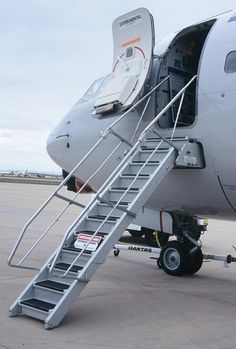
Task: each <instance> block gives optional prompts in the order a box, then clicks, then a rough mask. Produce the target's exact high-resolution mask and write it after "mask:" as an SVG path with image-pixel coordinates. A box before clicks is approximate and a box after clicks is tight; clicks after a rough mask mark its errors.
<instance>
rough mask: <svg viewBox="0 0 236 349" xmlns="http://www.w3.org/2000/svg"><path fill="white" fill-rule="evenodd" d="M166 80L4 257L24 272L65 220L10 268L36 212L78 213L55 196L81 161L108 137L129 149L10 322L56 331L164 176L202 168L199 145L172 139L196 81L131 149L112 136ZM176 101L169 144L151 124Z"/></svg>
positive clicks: (14, 308)
mask: <svg viewBox="0 0 236 349" xmlns="http://www.w3.org/2000/svg"><path fill="white" fill-rule="evenodd" d="M168 78H169V77H167V78H166V79H168ZM166 79H165V80H163V81H162V82H161V83H160V84H159V85H157V86H156V87H155V88H153V89H152V90H151V91H150V92H149V93H148V94H147V95H145V96H144V97H143V98H142V99H141V100H139V101H138V102H137V103H136V104H134V105H133V106H132V107H131V108H130V109H129V110H127V111H126V112H125V113H124V114H123V115H122V116H121V117H120V118H119V119H118V120H116V121H115V122H114V123H113V124H112V125H111V126H110V127H109V128H108V129H107V130H106V131H105V132H104V134H103V137H102V138H101V139H100V140H99V141H98V142H97V143H96V144H95V146H94V147H93V148H92V149H91V150H90V151H89V152H88V154H87V155H86V156H85V157H84V158H83V159H82V160H81V161H80V162H79V163H78V164H77V165H76V167H75V168H74V169H73V170H72V171H71V173H70V174H69V175H68V177H67V178H66V179H65V180H64V181H63V182H62V183H61V184H60V186H59V187H58V188H57V189H56V191H55V192H54V193H53V194H52V195H51V196H50V197H49V199H48V200H47V201H46V202H45V203H44V204H43V205H42V207H41V208H40V209H39V210H38V211H37V212H36V214H35V215H34V216H33V217H32V219H31V220H30V221H29V222H28V223H27V224H26V226H25V227H24V229H23V232H22V233H21V235H20V237H19V239H18V241H17V243H16V245H15V247H14V249H13V251H12V253H11V256H10V257H9V265H11V266H17V267H20V266H22V267H24V266H23V265H24V263H23V262H24V261H25V259H27V258H28V256H29V255H30V253H31V251H32V250H33V249H34V248H36V246H37V244H38V243H39V241H40V240H41V239H42V238H44V237H45V235H46V234H47V233H48V232H49V230H50V229H51V228H52V226H54V224H56V223H57V222H58V220H59V219H60V217H61V215H62V214H65V212H66V208H65V209H63V210H62V212H61V213H60V214H59V215H58V217H56V219H55V220H54V221H53V222H52V223H51V224H50V225H49V227H48V228H47V229H46V231H44V232H43V233H42V236H41V238H40V239H39V240H38V241H37V242H36V243H35V244H34V246H33V247H32V249H31V250H30V251H29V252H28V253H27V254H26V256H24V257H23V258H22V260H21V261H20V262H19V263H18V264H14V263H13V257H14V255H15V253H16V250H17V249H18V246H19V245H20V243H21V241H22V239H23V236H24V235H25V233H26V231H27V230H28V228H29V226H30V224H31V223H32V222H33V220H34V219H35V218H36V217H37V216H38V215H39V214H40V213H41V211H43V210H45V209H46V206H47V205H48V203H49V202H51V200H52V199H53V198H55V197H56V198H60V199H62V200H65V201H67V202H68V203H67V205H68V206H69V205H75V206H76V205H77V206H80V207H82V205H81V204H80V203H78V201H77V200H76V198H74V199H68V198H66V197H64V196H62V195H60V194H59V190H60V189H61V188H62V186H63V185H64V184H65V183H66V181H67V180H68V179H69V178H70V177H71V176H72V175H73V174H74V173H75V172H76V171H77V170H78V168H79V167H80V166H81V164H84V163H86V160H87V159H88V158H89V156H90V155H91V154H92V153H93V151H94V149H97V148H99V146H100V144H101V143H102V142H104V140H105V139H106V138H107V137H117V138H118V139H119V144H118V145H122V144H125V145H126V146H129V148H130V150H129V151H128V152H127V154H126V156H125V157H124V159H123V160H122V161H121V163H120V165H119V166H118V168H116V169H115V171H114V172H113V173H112V175H111V176H110V177H109V178H108V179H107V180H106V182H105V183H104V185H103V186H102V187H101V188H100V190H99V191H98V192H97V193H96V195H95V197H94V199H93V200H92V201H91V202H90V203H89V204H88V206H87V207H85V208H84V210H83V212H82V213H81V214H80V215H79V216H78V217H77V218H76V220H75V221H74V222H73V223H72V225H71V226H70V227H69V229H68V230H67V231H66V233H65V236H64V238H63V240H62V242H61V243H60V246H59V247H58V249H57V250H56V251H55V252H54V253H53V255H52V256H51V257H50V258H49V260H48V261H47V262H46V263H45V264H44V266H43V267H42V268H41V270H40V271H39V272H38V274H37V275H36V276H35V277H34V279H33V280H32V281H31V282H30V283H29V285H28V286H27V287H26V288H25V290H24V291H23V292H22V293H21V294H20V295H19V297H18V298H17V299H16V301H15V302H14V303H13V305H12V306H11V308H10V311H9V314H10V316H17V315H21V314H23V315H27V316H30V317H33V318H37V319H40V320H42V321H44V323H45V328H46V329H50V328H53V327H56V326H57V325H58V324H59V323H60V322H61V320H62V319H63V318H64V316H65V314H66V313H67V312H68V310H69V308H70V307H71V306H72V304H73V303H74V302H75V301H76V300H77V298H78V297H79V295H80V293H81V291H82V290H83V289H84V288H85V286H86V285H87V284H88V282H89V281H90V279H91V277H92V276H93V274H94V273H95V272H96V270H97V269H98V267H99V266H100V265H101V264H102V263H104V262H105V260H106V258H107V256H108V254H109V252H110V251H111V249H112V248H113V246H114V245H115V244H116V243H117V242H118V240H119V239H120V237H121V235H122V234H123V232H124V231H125V229H126V228H127V227H128V225H129V224H130V223H131V222H132V221H133V219H134V218H135V217H136V215H137V213H138V212H139V211H140V209H141V208H142V206H143V205H144V204H145V203H146V201H147V200H148V199H149V197H150V196H151V194H152V193H153V192H154V191H155V190H156V188H157V187H158V186H159V185H160V183H161V181H162V180H163V179H164V178H165V177H166V176H167V174H168V173H169V172H170V171H171V170H172V169H174V168H193V169H199V168H203V167H204V159H203V154H202V147H201V145H200V144H199V143H198V142H197V141H196V140H194V139H189V138H188V137H178V138H176V137H174V131H175V127H176V124H177V120H178V116H179V113H180V110H181V106H182V102H183V96H184V93H185V91H186V89H187V88H188V86H189V85H190V84H191V83H192V82H193V81H194V80H195V79H196V76H194V77H193V78H192V80H190V81H189V83H188V84H186V86H185V87H184V88H183V89H182V90H181V91H180V92H179V93H178V94H177V95H176V96H175V97H174V98H173V99H172V100H171V101H170V102H169V103H168V105H166V107H165V108H164V109H163V110H162V111H161V112H160V113H159V114H158V115H157V116H156V117H155V118H154V119H153V120H152V122H151V123H150V124H149V125H148V127H146V129H144V130H143V131H142V133H141V135H140V136H139V138H138V140H137V142H136V143H135V144H134V145H132V144H131V142H130V141H129V140H126V139H124V138H123V137H122V136H121V135H119V134H118V133H117V131H116V125H117V124H118V123H119V122H120V120H121V119H123V118H124V117H125V116H126V115H127V114H128V113H129V111H130V110H132V109H135V108H136V107H137V105H138V104H140V103H142V102H143V101H144V100H145V99H146V104H145V107H144V110H143V114H144V113H145V110H146V107H147V105H148V103H149V102H150V98H151V94H152V93H153V91H155V90H156V89H157V88H159V87H160V86H161V85H162V84H163V83H164V82H165V81H166ZM177 99H180V102H179V109H178V113H177V115H176V122H175V127H174V129H173V133H172V135H171V136H170V137H169V138H163V137H162V136H161V135H159V134H157V132H156V127H155V124H156V122H157V121H158V119H159V118H160V117H162V116H163V114H164V113H165V112H166V111H167V110H168V109H169V108H171V106H172V105H173V103H175V101H176V100H177ZM143 114H142V116H141V118H142V117H143ZM136 131H137V128H136ZM116 149H117V146H116ZM112 154H113V152H111V154H110V156H111V157H112ZM109 161H110V158H109V157H108V158H107V159H106V160H105V161H104V162H103V163H102V164H101V166H100V167H99V168H98V169H97V170H96V171H95V173H93V174H92V175H91V176H90V177H89V178H88V181H87V182H86V183H85V184H84V186H85V185H86V184H87V183H89V181H90V180H91V178H92V177H94V176H96V175H97V173H98V171H99V170H100V169H101V168H102V167H103V166H104V164H105V163H109ZM84 186H83V187H84ZM83 187H82V188H81V190H80V191H79V192H78V193H77V194H76V197H77V196H78V194H80V192H81V191H82V189H83Z"/></svg>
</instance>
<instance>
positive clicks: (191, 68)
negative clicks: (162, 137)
mask: <svg viewBox="0 0 236 349" xmlns="http://www.w3.org/2000/svg"><path fill="white" fill-rule="evenodd" d="M215 21H216V20H215V19H213V20H210V21H207V22H204V23H201V24H198V25H195V26H192V27H189V28H186V29H184V30H182V31H181V32H180V33H179V34H177V36H176V37H175V39H174V40H173V41H172V42H171V44H170V46H169V48H168V50H167V52H166V53H165V54H164V55H163V56H161V58H160V70H159V75H158V83H159V82H161V81H162V80H163V79H165V78H166V77H167V76H168V75H169V76H170V79H169V80H168V81H167V82H166V83H165V84H164V85H163V88H162V89H161V90H159V91H158V92H157V95H156V115H157V114H158V113H159V112H160V111H161V110H162V109H163V108H164V107H165V106H166V105H167V104H168V103H169V102H170V101H171V99H172V98H173V97H175V96H176V94H177V93H178V92H179V91H180V90H181V89H182V88H183V87H184V86H185V85H186V84H187V83H188V81H190V80H191V78H192V77H193V76H194V75H197V73H198V69H199V63H200V61H201V55H202V51H203V47H204V43H205V41H206V38H207V36H208V34H209V31H210V29H211V28H212V26H213V24H214V23H215ZM196 85H197V80H195V81H194V82H193V83H192V84H191V85H190V86H189V87H188V89H187V90H186V93H185V97H184V100H183V104H182V108H181V111H180V114H179V117H178V121H177V127H187V126H190V125H192V124H193V123H194V120H195V116H196V112H197V111H196V105H197V103H196ZM179 103H180V99H178V100H177V101H176V102H175V103H174V104H173V105H172V107H171V108H170V109H169V110H168V111H167V112H166V113H165V114H164V115H163V116H162V117H161V118H160V120H159V121H158V125H159V127H161V128H173V126H174V124H175V120H176V116H177V111H178V108H179Z"/></svg>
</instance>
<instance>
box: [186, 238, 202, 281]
mask: <svg viewBox="0 0 236 349" xmlns="http://www.w3.org/2000/svg"><path fill="white" fill-rule="evenodd" d="M192 248H193V245H192V244H188V245H186V246H185V250H186V253H187V254H188V262H187V265H186V274H189V275H193V274H196V273H197V272H198V271H199V270H200V269H201V267H202V263H203V254H202V250H201V249H200V248H198V249H197V250H196V251H194V253H192V254H189V252H190V250H191V249H192Z"/></svg>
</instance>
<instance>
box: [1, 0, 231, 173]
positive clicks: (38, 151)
mask: <svg viewBox="0 0 236 349" xmlns="http://www.w3.org/2000/svg"><path fill="white" fill-rule="evenodd" d="M137 7H146V8H147V9H149V11H150V12H151V13H152V14H153V16H154V21H155V28H156V41H158V40H159V39H160V38H162V37H163V36H164V35H166V34H168V33H169V32H172V31H176V30H178V29H181V28H182V27H185V26H187V25H190V24H192V23H193V22H197V21H199V20H202V19H205V18H208V17H210V16H213V15H215V14H217V13H221V12H224V11H227V10H231V9H233V8H236V4H235V0H234V1H232V0H198V1H196V0H176V1H157V0H145V1H141V0H140V1H139V0H129V1H128V0H119V1H112V0H97V1H96V0H83V1H82V0H7V1H5V0H0V60H1V64H0V96H1V104H0V169H19V170H25V169H28V170H39V171H50V172H51V171H54V172H55V171H57V172H58V168H57V166H56V165H54V163H53V162H52V161H51V160H50V158H49V157H48V155H47V153H46V150H45V145H46V139H47V135H48V134H49V132H50V131H51V130H52V129H53V128H54V126H55V125H56V124H57V123H58V122H59V120H60V119H61V118H62V117H63V116H64V115H65V113H66V112H67V111H68V109H70V107H71V106H72V105H73V104H74V103H75V102H76V101H77V100H78V99H79V97H80V96H81V95H82V94H83V92H84V91H85V90H86V89H87V88H88V87H89V85H90V84H91V83H92V82H93V80H94V79H95V78H96V77H98V76H99V75H101V74H102V73H103V72H107V71H109V70H110V69H111V64H112V32H111V25H112V21H113V19H114V18H115V17H117V16H120V15H121V14H124V13H126V12H128V11H130V10H133V9H134V8H137Z"/></svg>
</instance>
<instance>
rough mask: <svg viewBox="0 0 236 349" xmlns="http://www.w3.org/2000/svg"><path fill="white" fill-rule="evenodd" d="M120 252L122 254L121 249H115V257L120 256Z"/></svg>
mask: <svg viewBox="0 0 236 349" xmlns="http://www.w3.org/2000/svg"><path fill="white" fill-rule="evenodd" d="M119 254H120V250H119V249H116V250H114V256H115V257H118V256H119Z"/></svg>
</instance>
